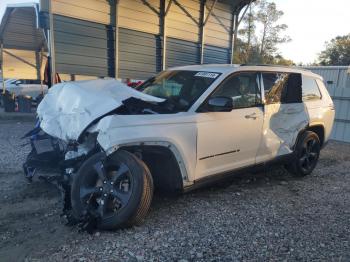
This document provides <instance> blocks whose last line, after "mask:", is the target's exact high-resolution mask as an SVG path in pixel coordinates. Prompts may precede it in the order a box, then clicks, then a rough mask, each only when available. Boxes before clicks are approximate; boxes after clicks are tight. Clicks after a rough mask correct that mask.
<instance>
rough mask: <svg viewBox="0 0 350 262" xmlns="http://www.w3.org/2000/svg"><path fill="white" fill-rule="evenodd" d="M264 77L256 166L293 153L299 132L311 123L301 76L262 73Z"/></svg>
mask: <svg viewBox="0 0 350 262" xmlns="http://www.w3.org/2000/svg"><path fill="white" fill-rule="evenodd" d="M261 77H262V85H263V88H264V91H265V92H264V98H265V105H264V125H263V131H262V137H261V143H260V147H259V150H258V153H257V157H256V160H257V163H261V162H265V161H268V160H271V159H274V158H275V157H277V156H282V155H286V154H289V153H291V152H292V151H293V146H294V144H295V141H296V138H297V136H298V134H299V132H300V131H301V130H302V129H304V128H305V127H306V126H307V125H308V123H309V115H308V113H307V110H306V107H305V105H304V103H303V101H302V79H301V74H298V73H285V72H263V73H262V74H261Z"/></svg>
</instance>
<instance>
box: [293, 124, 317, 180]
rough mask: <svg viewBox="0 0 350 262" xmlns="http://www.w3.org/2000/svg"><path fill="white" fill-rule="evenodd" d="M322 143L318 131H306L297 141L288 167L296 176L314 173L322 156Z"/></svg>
mask: <svg viewBox="0 0 350 262" xmlns="http://www.w3.org/2000/svg"><path fill="white" fill-rule="evenodd" d="M320 150H321V143H320V139H319V137H318V136H317V134H316V133H314V132H312V131H306V132H304V133H303V134H302V135H301V136H300V138H299V139H298V141H297V144H296V147H295V151H294V157H293V160H292V163H290V164H288V165H286V169H287V170H288V171H289V172H290V173H291V174H293V175H295V176H306V175H309V174H311V173H312V171H313V170H314V168H315V167H316V165H317V161H318V158H319V156H320Z"/></svg>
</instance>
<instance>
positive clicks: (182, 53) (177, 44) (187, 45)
mask: <svg viewBox="0 0 350 262" xmlns="http://www.w3.org/2000/svg"><path fill="white" fill-rule="evenodd" d="M166 55H167V57H166V58H167V62H166V65H167V67H175V66H183V65H195V64H199V62H200V58H199V45H198V43H193V42H190V41H185V40H180V39H176V38H170V37H169V38H168V39H167V54H166Z"/></svg>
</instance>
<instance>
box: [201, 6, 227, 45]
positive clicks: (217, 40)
mask: <svg viewBox="0 0 350 262" xmlns="http://www.w3.org/2000/svg"><path fill="white" fill-rule="evenodd" d="M213 1H214V0H210V1H207V4H206V9H209V8H210V6H211V5H212V2H213ZM207 12H208V10H207ZM232 19H233V17H232V11H231V8H230V6H229V5H228V4H224V3H221V2H217V3H216V4H215V8H214V10H213V11H212V13H211V16H210V17H209V20H208V22H207V24H206V26H205V43H206V44H208V45H211V46H217V47H223V48H229V47H230V43H231V33H230V32H231V26H232Z"/></svg>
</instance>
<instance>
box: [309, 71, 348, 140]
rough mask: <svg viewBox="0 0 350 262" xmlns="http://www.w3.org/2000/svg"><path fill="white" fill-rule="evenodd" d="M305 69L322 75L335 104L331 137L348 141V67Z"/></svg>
mask: <svg viewBox="0 0 350 262" xmlns="http://www.w3.org/2000/svg"><path fill="white" fill-rule="evenodd" d="M306 69H309V70H311V71H312V72H314V73H316V74H319V75H321V76H322V77H323V79H324V82H325V84H326V86H327V89H328V92H329V94H330V95H331V97H332V99H333V102H334V106H335V112H336V114H335V122H334V126H333V131H332V134H331V138H332V139H334V140H338V141H344V142H350V67H346V66H326V67H324V66H321V67H306Z"/></svg>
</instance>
